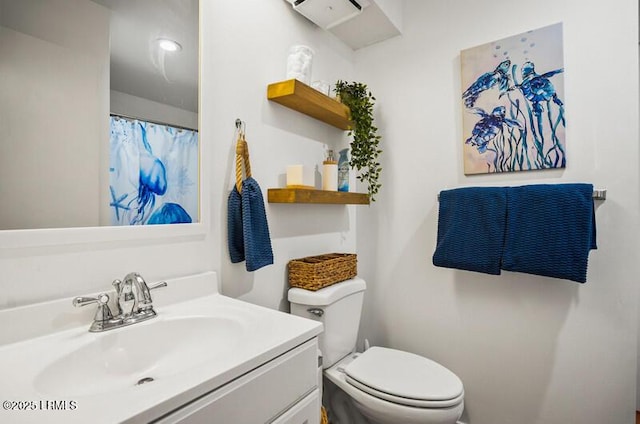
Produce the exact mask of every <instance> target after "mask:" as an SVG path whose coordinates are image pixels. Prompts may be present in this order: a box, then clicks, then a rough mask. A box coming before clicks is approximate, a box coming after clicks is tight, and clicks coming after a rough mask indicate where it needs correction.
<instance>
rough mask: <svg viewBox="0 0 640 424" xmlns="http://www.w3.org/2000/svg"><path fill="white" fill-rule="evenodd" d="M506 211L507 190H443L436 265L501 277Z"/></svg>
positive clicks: (434, 260)
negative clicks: (499, 275)
mask: <svg viewBox="0 0 640 424" xmlns="http://www.w3.org/2000/svg"><path fill="white" fill-rule="evenodd" d="M506 211H507V198H506V191H505V189H504V188H503V187H469V188H459V189H454V190H445V191H441V192H440V210H439V214H438V242H437V245H436V251H435V253H434V254H433V264H434V265H436V266H440V267H445V268H456V269H463V270H467V271H476V272H484V273H486V274H493V275H498V274H500V258H501V256H502V248H503V243H504V229H505V225H506Z"/></svg>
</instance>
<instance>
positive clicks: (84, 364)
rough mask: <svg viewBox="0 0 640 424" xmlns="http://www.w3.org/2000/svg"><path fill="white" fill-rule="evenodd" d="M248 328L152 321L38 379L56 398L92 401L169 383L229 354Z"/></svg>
mask: <svg viewBox="0 0 640 424" xmlns="http://www.w3.org/2000/svg"><path fill="white" fill-rule="evenodd" d="M245 329H246V325H244V324H243V322H242V321H240V320H238V319H234V318H233V317H231V318H228V317H219V316H199V317H181V318H172V319H162V318H154V319H152V320H150V321H148V322H145V323H141V324H136V325H133V326H129V327H123V328H121V329H117V330H111V331H108V332H104V333H99V334H97V335H96V337H95V338H94V339H93V340H91V341H90V342H89V343H86V344H84V345H82V346H79V347H78V348H77V349H75V350H73V351H71V352H69V353H67V354H66V355H64V356H62V357H60V358H58V359H57V360H55V361H54V362H52V363H50V364H49V365H48V366H47V367H45V368H44V369H43V370H42V371H41V372H40V373H39V374H38V375H37V376H36V378H35V381H34V385H35V388H36V390H38V391H39V392H40V393H42V394H44V395H51V396H62V395H64V396H67V397H68V396H71V397H80V396H91V395H98V394H104V393H113V392H117V391H118V390H122V389H124V388H128V387H133V386H135V385H141V384H145V383H150V382H152V381H155V380H161V379H167V378H168V377H171V376H173V375H176V374H180V373H182V372H184V371H187V370H189V369H190V368H194V367H197V366H201V365H202V364H205V363H207V362H211V361H216V358H220V357H222V356H224V355H229V353H231V352H232V351H233V350H234V349H236V348H237V345H238V341H239V340H240V338H241V337H242V334H243V332H244V331H243V330H245Z"/></svg>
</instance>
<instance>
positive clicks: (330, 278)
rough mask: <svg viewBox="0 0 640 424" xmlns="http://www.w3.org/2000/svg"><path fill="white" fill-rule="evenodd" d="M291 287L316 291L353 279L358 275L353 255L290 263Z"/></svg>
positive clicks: (310, 257) (332, 255) (333, 254)
mask: <svg viewBox="0 0 640 424" xmlns="http://www.w3.org/2000/svg"><path fill="white" fill-rule="evenodd" d="M288 268H289V285H290V286H291V287H299V288H301V289H306V290H311V291H316V290H320V289H321V288H323V287H327V286H330V285H331V284H335V283H339V282H340V281H344V280H348V279H349V278H353V277H355V276H356V274H357V273H358V267H357V256H356V255H355V254H353V253H327V254H324V255H318V256H308V257H306V258H300V259H293V260H291V261H289V266H288Z"/></svg>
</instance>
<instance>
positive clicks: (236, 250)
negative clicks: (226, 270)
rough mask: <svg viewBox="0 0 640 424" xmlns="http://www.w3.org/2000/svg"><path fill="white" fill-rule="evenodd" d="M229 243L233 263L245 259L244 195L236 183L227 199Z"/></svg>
mask: <svg viewBox="0 0 640 424" xmlns="http://www.w3.org/2000/svg"><path fill="white" fill-rule="evenodd" d="M227 244H228V246H229V256H230V257H231V262H232V263H234V264H235V263H238V262H242V261H244V234H243V231H242V197H241V196H240V193H239V192H238V189H237V188H236V186H235V184H234V185H233V190H231V193H229V199H228V201H227Z"/></svg>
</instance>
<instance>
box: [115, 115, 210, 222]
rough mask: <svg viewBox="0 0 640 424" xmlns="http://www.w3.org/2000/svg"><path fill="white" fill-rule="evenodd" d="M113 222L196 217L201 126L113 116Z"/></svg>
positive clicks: (192, 218)
mask: <svg viewBox="0 0 640 424" xmlns="http://www.w3.org/2000/svg"><path fill="white" fill-rule="evenodd" d="M109 150H110V152H109V190H110V191H111V200H110V210H111V224H112V225H147V224H179V223H190V222H197V221H198V150H199V149H198V132H197V131H193V130H188V129H183V128H176V127H172V126H169V125H161V124H156V123H150V122H145V121H142V120H136V119H128V118H122V117H119V116H111V136H110V149H109Z"/></svg>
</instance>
